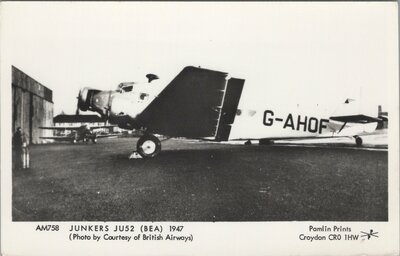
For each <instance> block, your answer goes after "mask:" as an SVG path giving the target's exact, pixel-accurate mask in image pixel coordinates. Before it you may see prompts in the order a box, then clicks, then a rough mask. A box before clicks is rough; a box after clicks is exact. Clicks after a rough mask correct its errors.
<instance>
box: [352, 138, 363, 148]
mask: <svg viewBox="0 0 400 256" xmlns="http://www.w3.org/2000/svg"><path fill="white" fill-rule="evenodd" d="M354 138H355V139H356V145H357V147H361V145H362V143H363V140H362V139H361V137H358V136H354Z"/></svg>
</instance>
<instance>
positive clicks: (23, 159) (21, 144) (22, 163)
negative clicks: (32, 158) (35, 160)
mask: <svg viewBox="0 0 400 256" xmlns="http://www.w3.org/2000/svg"><path fill="white" fill-rule="evenodd" d="M12 151H13V156H12V157H13V164H14V166H13V167H14V168H15V169H21V168H29V149H28V142H27V140H26V136H25V134H24V133H23V132H22V130H21V127H18V128H17V131H16V132H15V133H14V135H13V138H12Z"/></svg>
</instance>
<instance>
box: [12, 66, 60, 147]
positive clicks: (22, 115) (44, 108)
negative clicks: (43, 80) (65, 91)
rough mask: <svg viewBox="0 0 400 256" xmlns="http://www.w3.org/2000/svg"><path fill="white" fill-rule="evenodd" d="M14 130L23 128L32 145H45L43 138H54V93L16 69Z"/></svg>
mask: <svg viewBox="0 0 400 256" xmlns="http://www.w3.org/2000/svg"><path fill="white" fill-rule="evenodd" d="M12 97H13V98H12V130H13V133H14V132H15V130H16V129H17V127H21V128H22V130H23V132H24V133H25V135H26V137H27V139H28V140H29V142H30V143H33V144H39V143H45V142H46V140H43V139H40V137H43V136H52V135H53V134H52V131H51V130H43V129H40V128H39V127H40V126H53V92H52V90H50V89H49V88H47V87H45V86H44V85H42V84H40V83H39V82H37V81H36V80H34V79H33V78H31V77H29V76H28V75H27V74H25V73H24V72H22V71H21V70H19V69H18V68H16V67H14V66H13V67H12Z"/></svg>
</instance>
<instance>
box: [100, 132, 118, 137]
mask: <svg viewBox="0 0 400 256" xmlns="http://www.w3.org/2000/svg"><path fill="white" fill-rule="evenodd" d="M118 136H120V134H114V133H111V134H97V135H96V138H107V137H118Z"/></svg>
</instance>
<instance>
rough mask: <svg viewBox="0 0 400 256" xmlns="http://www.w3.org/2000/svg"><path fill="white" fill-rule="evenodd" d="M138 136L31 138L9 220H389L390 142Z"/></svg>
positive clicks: (16, 179)
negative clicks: (148, 147)
mask: <svg viewBox="0 0 400 256" xmlns="http://www.w3.org/2000/svg"><path fill="white" fill-rule="evenodd" d="M136 141H137V139H136V138H107V139H102V140H99V141H98V143H97V144H91V143H89V144H84V143H81V144H68V143H60V144H47V145H35V146H31V148H30V153H31V168H30V169H28V170H13V180H12V187H13V191H12V192H13V193H12V207H13V208H12V209H13V210H12V216H13V220H14V221H387V220H388V189H387V188H388V152H387V149H386V148H385V147H382V146H379V147H377V148H374V147H371V146H366V147H363V148H356V147H354V146H353V142H351V143H347V144H346V143H343V142H340V143H339V142H336V143H330V144H320V145H318V144H313V145H312V144H311V145H310V144H296V143H294V144H293V142H292V143H291V144H289V143H279V144H275V145H269V146H259V145H250V146H244V145H229V144H220V143H209V142H195V141H186V140H178V139H170V140H167V141H164V142H163V143H162V152H161V153H160V155H158V156H157V157H156V158H153V159H128V156H129V155H130V153H131V152H132V150H133V149H134V148H135V147H136Z"/></svg>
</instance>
